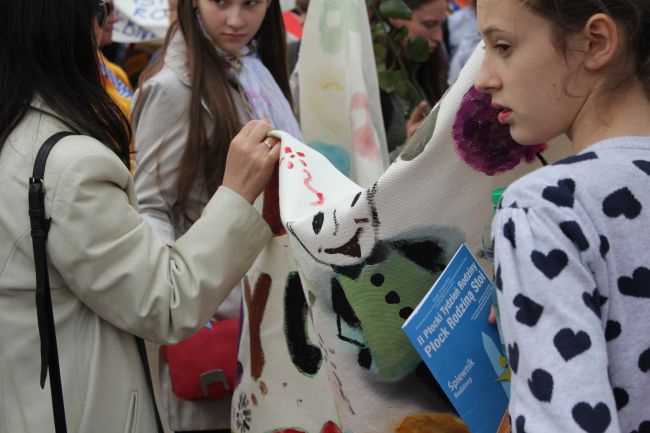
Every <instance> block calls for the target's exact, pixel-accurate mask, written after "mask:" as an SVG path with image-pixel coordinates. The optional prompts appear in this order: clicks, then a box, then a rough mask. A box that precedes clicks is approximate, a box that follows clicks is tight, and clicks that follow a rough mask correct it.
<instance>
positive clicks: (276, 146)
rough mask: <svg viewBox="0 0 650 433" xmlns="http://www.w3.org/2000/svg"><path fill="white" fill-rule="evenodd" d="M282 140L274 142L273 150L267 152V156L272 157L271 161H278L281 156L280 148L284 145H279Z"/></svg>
mask: <svg viewBox="0 0 650 433" xmlns="http://www.w3.org/2000/svg"><path fill="white" fill-rule="evenodd" d="M279 144H280V140H277V141H276V142H275V143H274V144H273V147H272V148H271V150H269V152H268V153H267V154H266V158H267V159H270V160H271V161H274V162H275V161H277V160H278V158H280V150H281V149H282V146H280V145H279Z"/></svg>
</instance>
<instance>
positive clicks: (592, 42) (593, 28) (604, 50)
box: [583, 13, 621, 71]
mask: <svg viewBox="0 0 650 433" xmlns="http://www.w3.org/2000/svg"><path fill="white" fill-rule="evenodd" d="M583 35H584V37H585V39H586V42H587V44H588V46H587V51H586V56H585V67H586V68H587V69H589V70H592V71H597V70H600V69H602V68H604V67H605V66H607V65H609V64H611V62H612V61H613V60H614V58H615V57H616V55H617V54H618V51H619V49H620V45H621V34H620V33H619V28H618V25H617V23H616V21H614V20H613V19H612V18H611V17H610V16H608V15H606V14H603V13H598V14H595V15H593V16H592V17H591V18H589V21H587V24H585V27H584V29H583Z"/></svg>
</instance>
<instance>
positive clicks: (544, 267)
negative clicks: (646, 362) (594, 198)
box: [493, 189, 620, 433]
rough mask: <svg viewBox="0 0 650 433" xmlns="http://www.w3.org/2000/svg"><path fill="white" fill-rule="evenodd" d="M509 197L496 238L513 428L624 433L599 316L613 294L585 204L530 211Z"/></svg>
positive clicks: (535, 206) (542, 432) (532, 432)
mask: <svg viewBox="0 0 650 433" xmlns="http://www.w3.org/2000/svg"><path fill="white" fill-rule="evenodd" d="M529 190H530V189H529ZM508 192H510V191H508ZM508 192H507V193H506V196H504V198H503V201H502V203H504V206H508V205H509V204H512V207H504V208H503V209H501V210H499V211H498V212H497V214H496V216H495V219H494V222H493V235H494V240H495V279H496V285H497V296H498V302H499V308H500V312H501V327H502V332H503V337H504V343H505V345H506V352H507V354H508V359H509V363H510V367H511V371H512V382H511V385H512V389H511V401H510V409H509V410H510V416H511V419H512V425H513V432H524V431H525V432H527V433H548V432H581V431H594V432H595V431H598V432H603V433H604V432H608V433H613V432H619V431H620V427H619V424H618V417H617V411H616V404H615V399H614V396H613V392H612V387H611V384H610V381H609V377H608V356H607V347H606V340H605V333H604V326H603V324H602V321H601V319H600V315H601V311H600V309H601V305H602V303H603V302H604V300H605V299H606V297H607V295H608V288H607V287H600V288H599V287H597V284H596V282H595V278H594V275H593V273H592V270H591V267H592V264H593V263H595V261H596V260H598V254H597V253H596V252H597V251H598V243H597V242H596V241H594V239H598V236H597V235H596V231H595V229H594V228H593V226H592V225H591V224H590V221H589V219H588V218H587V217H585V213H584V212H582V211H580V209H579V204H578V203H575V205H574V206H573V208H571V207H569V206H556V205H554V204H552V203H550V202H549V203H547V204H546V203H543V202H542V201H540V202H538V203H532V204H531V203H528V205H530V206H529V207H526V206H528V205H527V204H526V203H525V201H526V200H525V198H524V200H523V202H522V200H521V197H520V196H518V195H517V192H516V191H515V192H514V193H511V194H508ZM523 195H525V192H524V194H523ZM522 204H523V206H522Z"/></svg>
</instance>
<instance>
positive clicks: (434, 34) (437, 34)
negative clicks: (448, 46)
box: [431, 25, 443, 46]
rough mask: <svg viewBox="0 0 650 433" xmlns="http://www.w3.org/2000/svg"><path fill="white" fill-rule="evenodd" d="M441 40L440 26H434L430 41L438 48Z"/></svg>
mask: <svg viewBox="0 0 650 433" xmlns="http://www.w3.org/2000/svg"><path fill="white" fill-rule="evenodd" d="M442 38H443V35H442V25H439V26H436V27H435V28H434V29H433V32H432V33H431V40H432V41H433V42H434V43H435V44H436V46H438V45H440V44H441V43H442Z"/></svg>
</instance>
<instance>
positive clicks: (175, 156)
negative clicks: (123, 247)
mask: <svg viewBox="0 0 650 433" xmlns="http://www.w3.org/2000/svg"><path fill="white" fill-rule="evenodd" d="M170 81H172V80H170ZM168 84H170V85H168V86H164V85H161V84H160V83H158V82H157V81H156V79H155V78H154V79H152V80H149V81H147V82H146V83H145V84H144V85H143V86H142V87H141V88H140V89H139V90H138V92H137V93H136V95H135V97H134V105H133V115H132V116H133V120H132V125H133V131H134V133H135V164H134V170H133V180H134V183H135V189H136V193H137V196H138V201H139V208H140V214H141V215H142V217H143V218H144V219H145V220H146V221H147V222H148V223H150V224H151V225H152V226H153V227H154V228H155V229H156V230H157V231H158V233H160V235H161V236H162V238H163V240H164V241H165V243H167V244H168V245H171V244H173V243H174V241H175V240H176V239H175V238H176V236H175V230H174V219H173V215H172V213H173V206H174V205H175V204H176V202H177V201H178V194H177V191H178V167H180V165H181V159H182V157H183V152H184V151H185V143H186V142H187V134H188V132H189V120H188V119H187V110H188V107H187V102H188V101H187V100H186V99H187V97H188V96H189V90H187V91H183V90H185V89H183V88H182V84H181V83H180V82H178V83H175V82H172V83H168ZM166 89H168V90H169V91H171V92H172V93H173V94H168V92H167V90H166Z"/></svg>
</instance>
